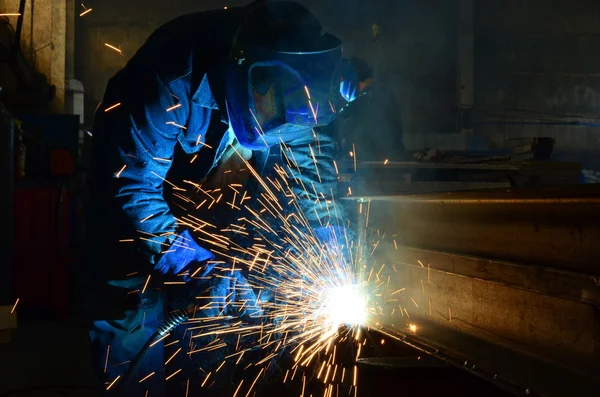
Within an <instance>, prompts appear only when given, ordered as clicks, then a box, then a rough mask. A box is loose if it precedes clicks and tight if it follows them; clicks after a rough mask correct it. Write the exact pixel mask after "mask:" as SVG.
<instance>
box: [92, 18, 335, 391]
mask: <svg viewBox="0 0 600 397" xmlns="http://www.w3.org/2000/svg"><path fill="white" fill-rule="evenodd" d="M244 17H245V9H233V10H224V11H215V12H209V13H201V14H193V15H189V16H184V17H181V18H178V19H176V20H174V21H172V22H169V23H167V24H166V25H164V26H162V27H161V28H159V29H158V30H157V31H156V32H155V33H154V34H153V35H152V36H151V37H150V38H149V39H148V41H147V42H146V43H145V44H144V46H143V47H142V48H141V49H140V50H139V51H138V52H137V54H136V55H135V56H134V57H133V58H132V59H131V60H130V61H129V62H128V64H127V66H126V67H125V68H124V69H123V70H121V71H120V72H118V73H117V75H116V76H115V77H113V78H112V79H111V80H110V81H109V83H108V85H107V89H106V92H105V96H104V100H103V103H102V105H101V106H100V108H99V109H98V111H97V114H96V119H95V125H94V138H93V139H94V146H93V175H92V186H91V203H90V217H89V219H90V223H89V225H88V242H89V248H88V252H89V253H90V258H89V264H90V266H89V268H88V272H89V274H88V276H89V277H88V278H89V280H91V285H89V290H90V291H92V292H93V297H92V299H93V301H92V303H91V304H90V314H91V315H92V316H94V319H95V321H94V324H93V327H92V330H91V336H92V339H93V344H94V351H93V353H94V360H95V366H96V369H97V372H98V373H99V375H101V376H102V377H103V378H104V379H105V381H107V382H111V381H113V380H114V379H116V378H117V376H119V375H122V374H123V372H124V370H125V369H126V368H127V365H126V364H123V363H124V362H126V361H127V360H131V359H132V355H135V354H136V353H137V351H138V350H139V349H140V347H141V346H142V345H143V344H144V342H145V341H146V340H147V338H148V337H149V336H150V335H151V334H152V332H153V331H154V330H155V329H156V326H157V324H158V323H160V321H162V319H163V318H164V310H165V302H164V301H165V293H166V295H167V296H166V301H167V307H166V310H169V309H173V307H169V305H168V303H169V301H171V300H172V301H173V302H177V304H179V300H178V299H177V298H174V297H172V296H171V294H172V292H173V291H169V290H165V289H164V287H163V285H164V284H163V282H164V281H165V280H168V277H172V276H175V275H179V274H181V273H182V272H183V273H185V272H187V273H188V274H189V273H196V274H197V275H201V276H208V275H210V274H212V273H213V271H214V263H211V261H210V259H212V254H211V253H210V252H209V251H208V250H207V249H206V248H203V247H201V246H200V245H199V244H198V243H197V240H196V238H195V237H194V234H193V233H191V232H190V231H189V230H186V228H185V227H183V226H182V223H181V222H178V221H177V219H181V215H182V214H185V212H182V210H181V206H180V204H179V203H178V200H180V199H181V198H182V197H183V196H184V195H187V194H188V192H186V191H184V187H187V185H186V181H188V182H189V181H195V182H206V183H209V182H211V181H213V182H214V181H217V180H219V179H220V178H218V177H217V176H222V175H223V168H224V167H223V165H224V164H228V165H227V167H230V166H231V165H230V164H229V163H228V162H229V161H232V160H233V159H235V158H238V157H239V156H237V155H235V154H234V155H232V154H231V150H230V149H231V147H236V146H237V145H241V146H243V143H242V142H241V139H238V137H237V135H238V133H237V131H235V123H233V122H232V123H231V124H232V125H233V126H234V130H232V129H231V128H230V125H229V121H230V120H228V116H231V115H232V114H233V113H232V110H233V109H232V107H231V106H229V103H230V102H228V100H227V99H226V97H227V92H226V89H225V87H226V81H227V67H228V66H227V65H228V62H229V59H230V57H229V54H230V49H231V46H232V44H231V43H232V42H233V41H234V36H235V35H236V32H237V31H238V29H237V27H238V26H239V25H240V24H241V23H242V21H243V20H244ZM207 37H210V39H207ZM336 92H337V91H336ZM246 98H247V97H246ZM288 109H291V108H288ZM286 121H287V118H286ZM309 132H310V131H309ZM317 141H318V142H317ZM248 142H250V141H248ZM250 146H251V145H250ZM286 147H287V148H288V149H289V150H291V151H293V155H294V159H295V162H296V166H295V167H291V169H290V170H289V172H290V173H291V174H292V175H291V176H292V177H293V178H294V180H296V181H298V184H297V185H293V191H294V193H295V194H296V195H297V197H298V200H299V205H300V208H301V209H302V210H303V211H304V213H305V214H306V217H307V219H308V221H309V222H310V224H311V225H312V226H314V227H317V226H321V225H327V224H342V222H344V214H343V212H342V210H341V208H340V207H338V206H335V205H333V204H332V203H331V201H330V200H325V199H323V198H324V197H327V198H328V197H331V195H332V194H333V193H334V192H335V190H336V181H337V175H336V172H335V168H334V166H333V162H332V159H333V152H334V149H335V145H334V140H333V137H331V136H328V135H326V134H323V133H322V132H321V131H320V130H318V129H315V131H314V133H313V132H310V133H308V134H301V135H297V136H296V135H295V136H294V137H293V139H291V140H290V141H288V142H286ZM317 147H318V149H317ZM260 148H261V150H254V151H251V150H247V157H248V158H249V161H251V162H252V165H253V167H254V168H255V169H257V170H258V171H259V172H260V171H262V170H263V169H264V168H265V165H266V164H267V162H268V160H269V159H270V158H271V157H272V156H271V153H272V151H273V148H268V147H267V146H265V145H262V146H261V147H260ZM313 148H315V149H314V150H313ZM238 152H241V150H239V151H238ZM315 162H316V163H317V166H318V171H317V170H316V169H315ZM236 167H238V168H237V170H236V175H237V176H239V177H242V176H243V175H244V173H243V172H242V169H241V166H240V165H239V164H238V165H236ZM221 182H222V181H221ZM302 184H304V186H310V187H311V188H310V189H305V188H304V187H303V186H302ZM189 194H192V193H191V192H190V193H189ZM184 198H185V197H184ZM224 202H225V200H223V201H222V202H220V203H217V204H215V206H214V207H213V208H212V210H211V211H210V212H207V213H206V214H203V215H202V216H201V218H202V220H203V221H206V222H209V223H212V224H217V225H221V226H226V225H227V224H228V223H229V222H230V221H231V220H232V219H230V218H232V215H231V211H230V210H231V208H230V207H229V208H228V207H227V206H225V204H224ZM237 215H239V214H236V216H237ZM196 271H197V272H196ZM236 280H237V279H236ZM217 281H218V280H212V281H210V282H211V283H213V282H214V283H217V284H216V285H212V284H210V283H209V284H201V285H199V286H197V288H200V289H203V288H204V289H209V290H210V291H211V292H210V293H211V294H213V293H216V291H218V290H219V289H222V288H231V285H230V284H227V283H228V282H229V281H223V282H222V283H223V284H219V282H217ZM236 282H240V283H242V284H243V283H244V281H243V280H241V279H240V280H237V281H236ZM190 286H191V285H190ZM211 287H214V288H212V289H210V288H211ZM174 294H175V295H177V293H176V292H175V293H174ZM95 302H102V306H99V305H98V304H97V303H95ZM210 314H215V313H212V312H210V311H208V312H206V313H204V314H203V315H210ZM201 315H202V314H201ZM178 332H180V331H178ZM188 343H190V340H189V334H188V335H187V336H186V338H183V337H182V339H181V341H180V342H179V344H177V345H174V347H175V348H177V346H180V347H182V348H185V349H188V348H189V345H188ZM161 344H162V342H161ZM161 344H157V345H156V346H155V347H157V349H155V350H153V352H152V354H151V355H150V358H149V359H148V360H147V363H146V364H147V365H146V364H144V365H143V366H142V368H141V369H140V375H142V376H143V374H144V373H146V374H150V373H152V372H155V373H156V376H152V377H151V378H149V379H148V381H144V382H143V383H140V384H139V385H137V386H136V388H137V389H136V390H134V391H132V394H131V395H137V394H136V393H139V394H140V395H145V390H148V389H147V388H148V387H150V388H153V392H152V393H151V395H152V396H161V395H163V394H162V392H161V389H160V388H162V387H163V384H164V382H163V383H161V381H160V379H161V377H164V376H165V375H168V369H167V372H166V373H165V371H164V370H163V365H162V363H163V362H164V361H163V360H164V358H165V356H164V354H163V353H162V352H161V351H162V348H160V345H161ZM108 345H110V348H109V347H108ZM171 348H172V346H171V347H169V349H171ZM155 352H156V353H155ZM184 356H185V355H184ZM182 365H183V364H182ZM195 371H196V372H197V366H196V367H195ZM146 382H149V383H146Z"/></svg>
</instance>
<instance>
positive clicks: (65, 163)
mask: <svg viewBox="0 0 600 397" xmlns="http://www.w3.org/2000/svg"><path fill="white" fill-rule="evenodd" d="M74 173H75V162H74V161H73V157H72V156H71V152H70V151H68V150H66V149H57V150H53V151H52V152H50V174H51V175H52V176H63V175H73V174H74Z"/></svg>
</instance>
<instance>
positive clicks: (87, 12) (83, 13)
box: [79, 8, 92, 17]
mask: <svg viewBox="0 0 600 397" xmlns="http://www.w3.org/2000/svg"><path fill="white" fill-rule="evenodd" d="M90 12H92V9H91V8H88V9H86V10H84V11H83V12H82V13H81V14H79V16H80V17H82V16H84V15H87V14H89V13H90Z"/></svg>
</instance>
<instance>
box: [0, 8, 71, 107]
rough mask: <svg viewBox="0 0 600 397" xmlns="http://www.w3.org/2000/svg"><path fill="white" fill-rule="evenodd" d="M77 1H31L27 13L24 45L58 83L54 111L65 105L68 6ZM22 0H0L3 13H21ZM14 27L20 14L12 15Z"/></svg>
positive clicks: (32, 59) (38, 67)
mask: <svg viewBox="0 0 600 397" xmlns="http://www.w3.org/2000/svg"><path fill="white" fill-rule="evenodd" d="M70 3H73V0H36V1H35V2H34V1H27V2H26V5H25V12H24V13H23V18H24V19H23V30H22V35H21V47H22V49H23V53H24V54H25V57H26V59H27V60H28V61H30V62H31V65H33V66H34V67H35V69H36V70H37V71H39V72H41V73H43V74H45V75H46V77H47V78H48V81H49V82H50V84H52V85H54V86H56V98H55V99H54V101H53V102H52V110H53V111H54V112H58V113H61V112H63V111H64V104H65V79H66V75H65V72H66V70H65V67H66V64H67V61H66V60H67V30H68V24H67V5H68V4H70ZM18 10H19V0H0V13H17V12H18ZM11 24H12V25H13V27H16V25H17V17H11Z"/></svg>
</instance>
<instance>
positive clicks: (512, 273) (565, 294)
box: [395, 247, 600, 308]
mask: <svg viewBox="0 0 600 397" xmlns="http://www.w3.org/2000/svg"><path fill="white" fill-rule="evenodd" d="M396 252H397V256H396V258H395V259H396V262H397V263H398V262H401V263H404V264H405V265H408V266H414V267H420V265H419V264H418V263H419V261H420V262H421V263H425V264H428V266H429V267H430V269H431V270H433V271H440V272H445V273H449V274H452V275H456V276H461V277H470V278H475V279H478V280H483V281H488V282H492V283H495V284H500V285H504V286H508V287H513V288H519V289H522V290H526V291H531V292H536V293H539V294H544V295H548V296H553V297H557V298H563V299H569V300H572V301H575V302H583V303H589V304H592V305H594V306H596V307H599V308H600V275H592V274H586V273H582V272H573V271H568V270H560V269H553V268H551V267H543V266H532V265H526V264H519V263H513V262H506V261H501V260H494V259H486V258H479V257H475V256H466V255H458V254H451V253H446V252H438V251H431V250H424V249H418V248H411V247H399V248H398V250H397V251H396Z"/></svg>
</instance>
